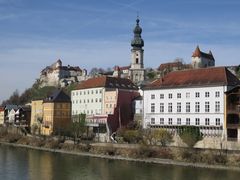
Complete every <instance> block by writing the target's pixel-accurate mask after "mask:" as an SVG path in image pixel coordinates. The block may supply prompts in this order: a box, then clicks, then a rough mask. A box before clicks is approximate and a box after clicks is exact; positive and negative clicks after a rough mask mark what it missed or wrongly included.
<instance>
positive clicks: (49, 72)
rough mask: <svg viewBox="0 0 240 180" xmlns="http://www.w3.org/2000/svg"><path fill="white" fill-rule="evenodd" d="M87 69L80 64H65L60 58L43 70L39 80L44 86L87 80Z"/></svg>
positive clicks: (62, 85)
mask: <svg viewBox="0 0 240 180" xmlns="http://www.w3.org/2000/svg"><path fill="white" fill-rule="evenodd" d="M86 76H87V71H86V70H85V69H83V70H82V69H80V68H79V67H78V66H76V67H73V66H69V65H68V66H63V65H62V61H61V60H60V59H59V60H57V61H56V62H55V63H53V64H52V65H51V66H47V67H46V68H44V69H43V70H42V71H41V74H40V79H39V82H40V84H41V86H42V87H44V86H61V87H65V86H67V85H69V84H71V83H74V82H80V81H82V80H85V79H86Z"/></svg>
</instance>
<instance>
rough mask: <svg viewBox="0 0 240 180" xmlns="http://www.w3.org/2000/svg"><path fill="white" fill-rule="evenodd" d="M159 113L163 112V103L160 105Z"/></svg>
mask: <svg viewBox="0 0 240 180" xmlns="http://www.w3.org/2000/svg"><path fill="white" fill-rule="evenodd" d="M160 112H161V113H163V112H164V103H160Z"/></svg>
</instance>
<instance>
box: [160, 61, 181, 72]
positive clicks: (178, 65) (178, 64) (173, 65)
mask: <svg viewBox="0 0 240 180" xmlns="http://www.w3.org/2000/svg"><path fill="white" fill-rule="evenodd" d="M182 66H183V63H182V62H170V63H164V64H161V65H160V66H159V67H158V70H159V71H163V70H164V69H166V68H181V67H182Z"/></svg>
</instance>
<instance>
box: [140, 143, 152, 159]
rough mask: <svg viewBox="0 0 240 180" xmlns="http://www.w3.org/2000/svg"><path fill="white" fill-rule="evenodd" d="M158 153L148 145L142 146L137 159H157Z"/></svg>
mask: <svg viewBox="0 0 240 180" xmlns="http://www.w3.org/2000/svg"><path fill="white" fill-rule="evenodd" d="M156 156H157V151H156V150H154V149H152V148H151V147H148V146H146V145H141V146H140V147H139V149H138V150H137V157H142V158H145V157H156Z"/></svg>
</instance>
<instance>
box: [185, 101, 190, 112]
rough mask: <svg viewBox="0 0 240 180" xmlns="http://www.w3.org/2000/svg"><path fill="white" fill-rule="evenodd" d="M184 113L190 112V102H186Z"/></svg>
mask: <svg viewBox="0 0 240 180" xmlns="http://www.w3.org/2000/svg"><path fill="white" fill-rule="evenodd" d="M186 112H190V102H186Z"/></svg>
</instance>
